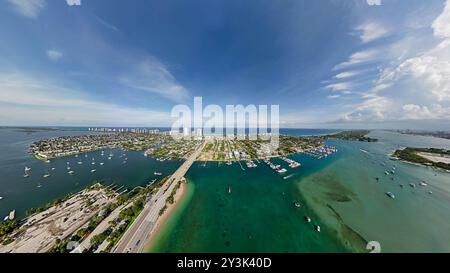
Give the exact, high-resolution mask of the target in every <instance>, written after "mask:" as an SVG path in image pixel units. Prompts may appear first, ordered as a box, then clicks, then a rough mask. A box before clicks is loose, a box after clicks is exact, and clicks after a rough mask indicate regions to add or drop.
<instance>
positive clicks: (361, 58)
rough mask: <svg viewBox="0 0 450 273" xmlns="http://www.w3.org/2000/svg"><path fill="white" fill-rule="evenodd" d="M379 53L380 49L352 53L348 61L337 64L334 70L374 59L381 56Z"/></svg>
mask: <svg viewBox="0 0 450 273" xmlns="http://www.w3.org/2000/svg"><path fill="white" fill-rule="evenodd" d="M379 54H380V50H379V49H367V50H364V51H358V52H355V53H353V54H352V55H350V57H349V58H348V60H347V61H345V62H342V63H340V64H338V65H336V66H335V67H334V69H333V70H339V69H343V68H347V67H350V66H353V65H358V64H362V63H366V62H371V61H374V60H375V59H376V58H377V57H378V56H379Z"/></svg>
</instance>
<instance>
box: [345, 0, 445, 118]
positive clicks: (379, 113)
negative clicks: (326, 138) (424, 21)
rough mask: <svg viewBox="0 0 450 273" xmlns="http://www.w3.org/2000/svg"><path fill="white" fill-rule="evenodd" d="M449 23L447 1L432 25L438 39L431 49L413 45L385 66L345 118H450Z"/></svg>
mask: <svg viewBox="0 0 450 273" xmlns="http://www.w3.org/2000/svg"><path fill="white" fill-rule="evenodd" d="M449 26H450V0H447V2H446V5H445V8H444V9H443V11H442V12H441V14H440V15H439V16H438V17H437V18H436V19H435V20H434V22H433V23H432V25H431V28H432V31H433V32H432V34H433V35H434V42H433V43H430V44H428V48H427V49H423V47H422V46H416V48H415V49H416V50H415V51H414V50H413V48H411V49H410V50H408V52H406V53H405V54H407V55H405V56H404V57H402V58H397V59H395V60H392V61H391V62H390V63H388V64H387V65H385V67H384V68H383V69H382V71H381V73H380V75H379V78H378V80H376V81H375V82H374V84H373V87H372V88H371V89H370V90H369V91H368V92H367V93H366V94H365V95H364V96H363V101H362V102H361V103H360V104H359V105H357V106H356V107H355V110H353V111H350V112H349V113H348V114H346V115H345V120H348V121H363V122H367V121H380V122H385V121H389V120H430V119H434V120H450V63H449V62H448V60H449V59H450V27H449ZM410 35H414V34H410ZM413 40H416V39H413ZM431 41H433V40H431ZM400 42H402V41H400Z"/></svg>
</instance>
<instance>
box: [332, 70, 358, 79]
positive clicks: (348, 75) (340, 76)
mask: <svg viewBox="0 0 450 273" xmlns="http://www.w3.org/2000/svg"><path fill="white" fill-rule="evenodd" d="M363 72H364V71H362V70H353V71H345V72H341V73H339V74H337V75H336V76H334V77H335V78H336V79H346V78H351V77H354V76H358V75H361V74H362V73H363Z"/></svg>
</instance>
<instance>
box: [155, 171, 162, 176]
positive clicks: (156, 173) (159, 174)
mask: <svg viewBox="0 0 450 273" xmlns="http://www.w3.org/2000/svg"><path fill="white" fill-rule="evenodd" d="M153 174H154V175H156V176H161V175H163V174H162V173H159V172H154V173H153Z"/></svg>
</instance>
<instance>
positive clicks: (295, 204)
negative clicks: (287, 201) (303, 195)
mask: <svg viewBox="0 0 450 273" xmlns="http://www.w3.org/2000/svg"><path fill="white" fill-rule="evenodd" d="M294 206H295V207H296V208H300V207H301V206H302V205H301V204H300V203H299V202H297V201H294Z"/></svg>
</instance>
